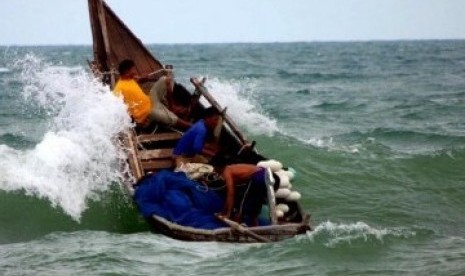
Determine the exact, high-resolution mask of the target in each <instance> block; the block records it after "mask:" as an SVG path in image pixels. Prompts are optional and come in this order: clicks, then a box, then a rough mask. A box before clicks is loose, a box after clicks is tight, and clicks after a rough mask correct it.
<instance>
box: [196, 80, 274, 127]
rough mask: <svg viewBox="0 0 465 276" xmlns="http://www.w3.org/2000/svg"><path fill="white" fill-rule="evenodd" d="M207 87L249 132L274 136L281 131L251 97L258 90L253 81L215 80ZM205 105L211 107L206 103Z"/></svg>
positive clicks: (210, 81) (233, 117)
mask: <svg viewBox="0 0 465 276" xmlns="http://www.w3.org/2000/svg"><path fill="white" fill-rule="evenodd" d="M206 86H207V87H208V89H209V91H210V93H212V95H213V96H214V97H215V99H216V100H217V101H218V102H219V103H220V105H221V106H222V107H227V114H228V115H229V116H231V118H232V119H233V120H234V121H235V122H236V123H237V124H239V125H240V126H243V127H244V128H245V129H246V130H247V131H248V132H250V133H252V134H254V135H268V136H272V135H274V133H276V132H278V131H279V128H278V126H277V122H276V120H275V119H273V118H272V117H270V116H269V115H268V114H266V113H265V112H264V111H263V110H262V109H261V107H260V103H258V102H257V100H255V99H254V98H253V97H252V96H251V95H253V94H254V93H253V91H255V90H256V87H255V83H254V82H253V81H250V80H247V79H242V80H240V81H231V80H220V79H217V78H213V79H210V80H208V81H207V82H206ZM203 103H204V104H206V105H209V104H208V103H206V102H205V101H204V102H203Z"/></svg>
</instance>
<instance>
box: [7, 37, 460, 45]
mask: <svg viewBox="0 0 465 276" xmlns="http://www.w3.org/2000/svg"><path fill="white" fill-rule="evenodd" d="M461 40H465V37H463V38H398V39H341V40H330V39H328V40H292V41H291V40H289V41H236V42H163V43H159V42H153V43H152V42H149V43H143V44H144V45H218V44H294V43H295V44H298V43H368V42H408V41H419V42H420V41H461ZM92 45H93V43H68V44H66V43H50V44H40V43H38V44H29V43H25V44H0V47H34V46H35V47H53V46H69V47H72V46H92Z"/></svg>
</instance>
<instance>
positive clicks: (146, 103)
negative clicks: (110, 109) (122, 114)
mask: <svg viewBox="0 0 465 276" xmlns="http://www.w3.org/2000/svg"><path fill="white" fill-rule="evenodd" d="M118 71H119V73H120V78H119V80H118V82H117V83H116V85H115V88H114V89H113V92H114V93H115V95H117V96H120V95H122V96H123V99H124V102H125V103H126V105H127V106H128V112H129V114H130V115H131V117H132V118H133V119H134V121H135V122H136V123H137V124H138V125H140V126H142V127H147V126H149V125H150V124H151V123H152V122H159V123H163V124H166V125H169V126H175V127H178V128H182V129H186V128H188V127H189V126H190V125H191V124H190V123H189V122H187V121H184V120H182V119H180V118H178V116H176V115H175V114H174V113H173V112H172V111H171V110H170V109H169V107H167V106H165V105H164V103H163V102H160V101H154V99H157V98H159V96H158V95H156V93H157V94H158V93H163V92H164V91H163V89H161V90H160V89H152V90H151V91H150V94H151V95H150V96H149V95H147V94H145V93H144V91H143V90H142V88H141V87H140V86H139V84H138V83H137V81H136V75H137V71H136V67H135V64H134V62H133V61H132V60H128V59H126V60H123V61H122V62H121V63H120V64H119V66H118ZM168 78H170V76H169V75H168V76H164V77H161V78H160V79H159V80H158V81H157V82H155V84H154V85H153V86H154V87H161V88H164V89H169V88H171V90H168V92H172V86H171V85H169V84H170V82H169V81H172V80H169V79H168ZM165 93H166V92H165ZM171 94H172V93H170V95H167V96H172V95H171Z"/></svg>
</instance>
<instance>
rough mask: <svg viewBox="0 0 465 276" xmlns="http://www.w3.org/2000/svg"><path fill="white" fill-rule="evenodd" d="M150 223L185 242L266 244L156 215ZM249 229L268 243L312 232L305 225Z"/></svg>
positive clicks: (223, 231)
mask: <svg viewBox="0 0 465 276" xmlns="http://www.w3.org/2000/svg"><path fill="white" fill-rule="evenodd" d="M148 221H149V223H150V224H151V225H152V227H153V229H154V230H155V231H157V232H160V233H162V234H165V235H167V236H170V237H172V238H175V239H180V240H185V241H218V242H232V243H257V242H264V240H261V241H257V240H256V239H255V238H253V237H251V236H248V235H246V234H243V233H240V232H238V231H235V230H234V229H232V228H229V227H225V228H219V229H215V230H205V229H198V228H192V227H188V226H181V225H179V224H176V223H172V222H170V221H168V220H166V219H164V218H162V217H159V216H155V215H153V216H152V217H151V218H150V219H149V220H148ZM247 229H248V231H250V232H253V233H255V234H256V235H259V236H261V237H264V238H266V239H267V240H268V241H267V242H276V241H280V240H284V239H288V238H292V237H294V236H296V235H301V234H305V233H306V232H307V231H310V230H311V228H310V226H308V225H307V224H304V223H287V224H280V225H270V226H257V227H248V228H247Z"/></svg>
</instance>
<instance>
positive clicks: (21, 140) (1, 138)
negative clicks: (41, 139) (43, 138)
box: [0, 133, 36, 148]
mask: <svg viewBox="0 0 465 276" xmlns="http://www.w3.org/2000/svg"><path fill="white" fill-rule="evenodd" d="M35 143H36V141H33V140H31V139H29V138H28V137H27V136H25V135H22V134H14V133H5V134H2V135H0V145H1V144H5V145H8V146H10V147H14V148H30V147H33V146H34V145H35Z"/></svg>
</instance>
